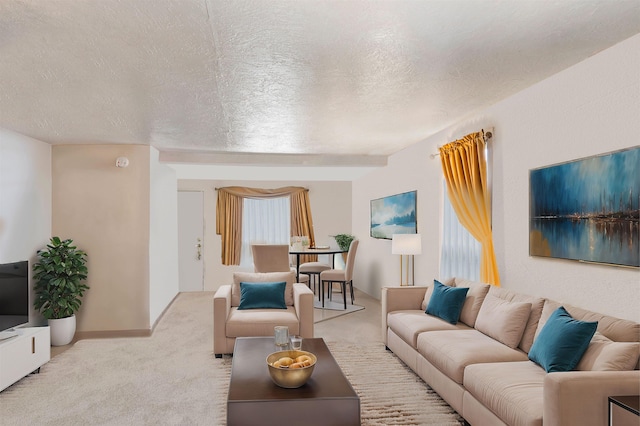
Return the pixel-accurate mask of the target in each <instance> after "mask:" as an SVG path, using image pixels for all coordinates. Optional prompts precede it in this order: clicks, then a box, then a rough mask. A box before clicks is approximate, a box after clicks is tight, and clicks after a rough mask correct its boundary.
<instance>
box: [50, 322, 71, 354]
mask: <svg viewBox="0 0 640 426" xmlns="http://www.w3.org/2000/svg"><path fill="white" fill-rule="evenodd" d="M49 328H50V331H51V346H64V345H68V344H69V343H71V341H72V340H73V336H74V335H75V334H76V316H75V315H71V316H70V317H66V318H60V319H50V320H49Z"/></svg>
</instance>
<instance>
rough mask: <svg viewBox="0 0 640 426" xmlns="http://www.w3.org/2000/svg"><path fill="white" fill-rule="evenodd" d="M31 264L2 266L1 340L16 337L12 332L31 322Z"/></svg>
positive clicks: (0, 301) (0, 282)
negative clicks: (15, 328)
mask: <svg viewBox="0 0 640 426" xmlns="http://www.w3.org/2000/svg"><path fill="white" fill-rule="evenodd" d="M29 311H30V306H29V262H28V261H26V260H24V261H20V262H13V263H5V264H1V265H0V338H7V337H11V336H13V335H15V333H13V332H11V331H10V330H11V329H13V328H14V327H18V326H20V325H24V324H26V323H28V322H29Z"/></svg>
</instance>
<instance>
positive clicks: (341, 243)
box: [333, 234, 356, 251]
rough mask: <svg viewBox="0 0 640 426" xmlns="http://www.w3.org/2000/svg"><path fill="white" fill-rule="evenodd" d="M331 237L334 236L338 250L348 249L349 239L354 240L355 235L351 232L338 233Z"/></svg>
mask: <svg viewBox="0 0 640 426" xmlns="http://www.w3.org/2000/svg"><path fill="white" fill-rule="evenodd" d="M333 238H335V240H336V243H338V247H340V250H344V251H347V250H349V246H350V245H351V241H353V240H355V238H356V237H354V236H353V235H351V234H338V235H334V237H333Z"/></svg>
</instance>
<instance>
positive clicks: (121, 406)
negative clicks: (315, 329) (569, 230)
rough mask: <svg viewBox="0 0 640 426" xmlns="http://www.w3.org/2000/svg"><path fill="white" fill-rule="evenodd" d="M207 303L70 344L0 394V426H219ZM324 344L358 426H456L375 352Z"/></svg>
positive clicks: (432, 398)
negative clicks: (352, 394)
mask: <svg viewBox="0 0 640 426" xmlns="http://www.w3.org/2000/svg"><path fill="white" fill-rule="evenodd" d="M212 297H213V294H212V293H183V294H180V295H179V296H178V297H177V298H176V300H175V301H174V303H173V304H172V305H171V307H170V308H169V309H168V310H167V312H166V313H165V315H164V317H163V318H162V320H161V321H160V323H159V324H158V326H157V327H156V330H155V331H154V333H153V335H152V336H151V337H147V338H126V339H96V340H82V341H79V342H77V343H76V344H75V345H74V346H73V347H71V348H70V349H68V350H67V351H65V352H63V353H61V354H60V355H58V356H56V357H55V358H53V359H52V360H51V361H50V362H49V363H47V364H45V365H44V366H43V367H42V369H41V372H40V373H39V374H32V375H30V376H28V377H26V378H25V379H23V380H21V381H19V382H18V383H16V384H14V385H13V386H11V387H9V388H8V389H6V390H4V391H3V392H1V393H0V408H1V409H0V412H1V414H0V416H1V421H0V423H1V424H2V425H3V426H10V425H20V426H22V425H65V426H68V425H118V426H120V425H224V424H225V423H226V421H225V419H226V396H227V392H228V385H229V377H230V371H231V362H232V357H229V356H225V357H223V358H222V359H216V358H215V357H214V356H213V352H212V346H213V336H212V332H211V330H212V329H213V312H212ZM319 337H322V336H319ZM327 344H328V346H329V347H330V349H331V352H332V353H333V355H334V357H335V358H336V360H337V361H338V363H339V364H340V366H341V367H342V369H343V371H344V373H345V375H346V376H347V377H348V378H349V380H350V382H351V383H352V385H353V387H354V389H355V390H356V392H357V393H358V395H359V396H360V399H361V416H362V424H363V425H409V424H416V425H418V424H419V425H460V424H461V421H462V419H461V418H460V417H459V416H458V415H457V414H456V413H455V412H454V411H453V410H452V409H451V408H450V407H449V406H448V405H447V404H446V403H444V401H442V399H441V398H440V397H439V396H438V395H437V394H436V393H435V392H434V391H433V390H431V389H430V388H429V387H428V386H426V385H425V384H424V382H423V381H422V380H420V378H419V377H417V376H416V375H415V374H414V373H413V372H412V371H411V370H409V369H408V368H407V367H406V366H404V364H403V363H402V362H401V361H400V360H398V358H396V357H395V356H394V355H393V354H391V353H390V352H388V351H386V350H385V349H384V347H383V346H382V345H381V344H375V343H366V344H363V345H355V344H353V343H349V342H340V341H329V342H327Z"/></svg>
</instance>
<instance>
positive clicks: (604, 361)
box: [576, 332, 640, 371]
mask: <svg viewBox="0 0 640 426" xmlns="http://www.w3.org/2000/svg"><path fill="white" fill-rule="evenodd" d="M639 356H640V343H638V342H614V341H612V340H610V339H608V338H607V337H606V336H604V335H602V334H600V333H598V332H596V334H595V335H594V336H593V338H592V339H591V343H589V346H588V347H587V350H586V351H585V353H584V355H582V358H581V359H580V362H579V363H578V365H577V366H576V370H581V371H625V370H633V369H634V368H635V366H636V365H637V364H638V357H639Z"/></svg>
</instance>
